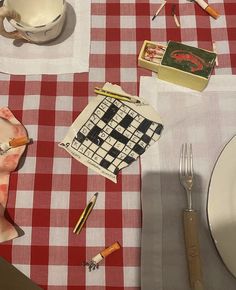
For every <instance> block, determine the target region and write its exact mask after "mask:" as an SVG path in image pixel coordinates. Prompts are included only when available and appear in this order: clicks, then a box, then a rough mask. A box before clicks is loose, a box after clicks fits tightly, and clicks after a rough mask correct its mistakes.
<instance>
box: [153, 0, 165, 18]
mask: <svg viewBox="0 0 236 290" xmlns="http://www.w3.org/2000/svg"><path fill="white" fill-rule="evenodd" d="M165 5H166V1H164V2H163V3H162V4H161V6H160V7H159V8H158V10H157V12H156V13H155V14H154V16H153V17H152V20H154V19H155V18H156V17H157V15H158V14H159V13H160V11H161V10H162V8H163V7H164V6H165Z"/></svg>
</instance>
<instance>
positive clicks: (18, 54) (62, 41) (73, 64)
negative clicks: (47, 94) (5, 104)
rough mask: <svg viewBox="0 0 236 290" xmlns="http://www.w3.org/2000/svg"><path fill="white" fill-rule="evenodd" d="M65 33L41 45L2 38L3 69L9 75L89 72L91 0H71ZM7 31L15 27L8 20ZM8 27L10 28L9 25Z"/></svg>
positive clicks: (69, 1) (0, 57)
mask: <svg viewBox="0 0 236 290" xmlns="http://www.w3.org/2000/svg"><path fill="white" fill-rule="evenodd" d="M67 2H68V3H67V19H66V23H65V27H64V29H63V32H62V34H61V35H60V36H59V37H58V38H57V39H55V40H54V41H52V42H49V43H47V44H42V45H36V44H30V43H23V44H22V45H21V46H19V43H18V44H17V42H16V41H14V40H12V39H7V38H4V37H2V36H0V64H1V66H0V70H1V71H2V72H4V73H10V74H23V75H28V74H64V73H76V72H79V73H80V72H87V71H88V70H89V53H90V26H91V19H90V15H91V0H80V1H77V0H68V1H67ZM5 24H6V30H9V29H11V30H12V27H11V26H10V24H8V23H7V22H6V21H5ZM8 25H9V26H8Z"/></svg>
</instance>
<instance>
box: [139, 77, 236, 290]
mask: <svg viewBox="0 0 236 290" xmlns="http://www.w3.org/2000/svg"><path fill="white" fill-rule="evenodd" d="M235 92H236V76H230V75H227V76H212V77H211V80H210V82H209V85H208V87H207V88H206V90H205V91H204V92H195V91H192V90H190V89H185V88H183V87H180V86H175V85H172V84H170V83H167V82H163V81H160V80H158V79H157V78H155V77H142V78H141V82H140V96H142V97H144V98H146V99H147V100H148V101H149V102H150V104H151V105H152V106H153V107H154V108H155V109H156V110H157V111H158V112H159V114H160V116H161V118H162V123H163V124H164V129H163V132H162V135H161V138H160V140H159V141H158V142H157V144H154V146H153V147H152V148H150V150H149V152H147V154H145V156H143V157H142V159H141V166H142V205H143V232H142V253H141V256H142V264H141V271H142V272H141V279H142V280H141V283H142V289H143V290H162V289H164V290H173V289H174V290H189V289H190V286H189V281H188V268H187V263H186V256H185V245H184V233H183V209H184V208H186V206H187V201H186V194H185V191H184V189H183V188H182V187H181V185H180V182H179V175H178V174H179V154H180V148H181V144H182V143H185V142H191V143H192V144H193V154H194V161H193V162H194V171H195V180H194V186H193V207H194V208H195V209H196V210H197V211H198V213H199V240H200V248H201V258H202V264H203V265H202V268H203V276H204V277H203V279H204V286H205V289H207V290H222V289H227V290H234V289H235V288H236V279H235V278H234V277H233V276H232V275H231V274H230V273H229V272H228V270H227V269H226V267H225V266H224V264H223V262H222V260H221V258H220V256H219V254H218V252H217V250H216V248H215V245H214V243H213V240H212V238H211V235H210V231H209V227H208V223H207V210H206V209H207V195H208V186H209V181H210V177H211V173H212V170H213V167H214V164H215V162H216V160H217V158H218V156H219V154H220V153H221V150H222V149H223V147H224V145H225V144H226V143H227V142H228V141H229V140H230V139H231V138H232V137H233V136H234V135H235V134H236V113H235V112H236V93H235ZM222 194H223V193H222Z"/></svg>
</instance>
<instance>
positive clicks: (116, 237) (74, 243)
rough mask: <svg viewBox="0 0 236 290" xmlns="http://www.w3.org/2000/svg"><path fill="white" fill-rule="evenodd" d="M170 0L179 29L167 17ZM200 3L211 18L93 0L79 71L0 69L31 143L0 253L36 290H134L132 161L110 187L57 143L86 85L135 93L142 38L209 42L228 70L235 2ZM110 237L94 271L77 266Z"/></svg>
mask: <svg viewBox="0 0 236 290" xmlns="http://www.w3.org/2000/svg"><path fill="white" fill-rule="evenodd" d="M172 3H175V4H176V8H177V16H178V17H179V19H180V23H181V29H179V28H177V27H176V26H175V23H174V20H173V17H172V16H171V4H172ZM209 3H210V4H211V5H212V6H214V7H215V8H216V9H217V10H218V11H219V12H220V14H221V17H220V18H219V19H218V20H214V19H212V18H210V17H209V16H208V14H206V13H205V12H204V11H203V10H202V9H201V8H200V7H199V6H198V5H194V4H193V3H189V2H187V1H183V0H181V1H174V0H173V1H168V3H167V4H166V6H165V8H164V10H163V11H162V12H161V13H160V15H159V16H158V17H157V18H156V19H155V20H154V21H151V18H152V16H153V14H154V13H155V11H156V10H157V8H158V7H159V5H160V1H150V2H149V1H146V0H142V1H134V0H129V1H128V0H127V1H125V0H122V1H116V0H114V1H113V0H112V1H111V0H110V1H104V0H99V1H98V0H95V1H93V3H92V30H91V34H92V42H91V55H90V72H89V73H88V74H87V73H83V74H74V75H57V76H56V75H51V76H47V75H43V76H27V77H26V76H13V75H11V76H9V75H6V74H0V106H1V107H2V106H8V107H9V108H10V109H11V111H12V112H13V113H14V115H15V116H16V117H17V118H18V119H19V120H20V121H21V122H22V123H23V124H24V125H25V127H26V129H27V130H28V133H29V136H30V137H31V138H33V140H34V142H33V144H32V145H30V146H28V150H27V152H26V154H25V156H24V158H23V159H24V164H23V166H22V167H21V168H20V169H19V170H18V171H17V172H14V173H13V174H12V175H11V179H10V187H9V200H8V206H7V213H6V214H7V216H8V218H9V219H11V220H13V221H14V222H15V223H16V224H17V225H18V226H19V227H20V228H21V229H22V230H23V231H24V235H23V236H22V237H20V238H17V239H15V240H14V241H12V242H7V243H3V244H1V245H0V255H1V256H3V257H4V258H5V259H7V260H8V261H10V262H12V263H13V264H14V265H16V266H17V268H18V269H20V270H21V271H23V272H24V273H25V274H27V275H28V276H30V277H31V278H32V280H34V281H35V282H36V283H37V284H39V285H40V286H41V287H42V288H43V289H44V290H75V289H76V290H78V289H79V290H83V289H86V290H105V289H106V290H128V289H129V290H137V289H140V273H139V271H140V237H141V204H140V166H139V165H140V164H139V162H138V161H137V162H135V163H133V164H132V165H131V166H130V167H128V168H127V169H125V170H123V171H122V172H121V173H120V174H119V178H118V183H117V184H114V183H112V182H111V181H109V180H107V179H105V178H104V177H102V176H99V175H97V174H95V173H94V172H92V171H90V170H88V169H87V167H85V166H84V165H82V164H80V163H79V162H77V161H76V160H74V159H72V158H71V157H70V156H69V154H67V153H66V152H65V151H64V150H62V149H61V148H59V147H58V142H59V141H61V140H62V138H63V137H64V136H65V134H66V132H67V129H68V127H69V126H70V125H71V123H72V122H73V120H74V119H75V118H76V117H77V116H78V114H79V113H80V112H81V111H82V110H83V109H84V108H85V106H86V104H87V103H88V101H89V99H90V98H93V97H94V96H95V94H94V93H93V89H94V87H95V86H101V85H103V84H104V83H105V82H106V81H109V82H111V83H117V84H120V85H121V86H122V88H123V89H125V90H127V91H128V92H129V93H131V94H138V87H139V77H140V76H141V75H150V74H151V73H150V72H149V71H147V70H144V69H141V68H138V67H137V56H138V53H139V50H140V48H141V45H142V43H143V41H144V40H145V39H147V40H152V41H158V42H162V43H163V42H167V41H168V40H175V41H182V42H184V43H186V44H190V45H194V46H198V47H201V48H205V49H210V50H211V49H212V42H215V43H216V45H217V50H218V54H219V55H218V59H219V67H218V68H216V69H215V71H214V73H215V74H235V73H236V21H235V17H236V1H233V0H227V1H223V0H209ZM0 66H1V64H0ZM97 191H98V192H99V196H98V200H97V203H96V205H95V208H94V210H93V212H92V214H91V215H90V217H89V220H88V222H87V224H86V227H85V228H84V229H83V231H82V233H81V234H80V235H79V236H76V235H74V234H73V233H72V230H73V227H74V225H75V223H76V221H77V219H78V217H79V215H80V213H81V211H82V209H83V208H84V207H85V205H86V203H87V201H88V200H89V199H90V198H91V197H92V195H93V194H94V193H95V192H97ZM115 241H119V242H120V244H121V246H122V249H121V250H119V251H117V252H116V253H114V254H112V256H110V257H107V259H105V260H104V261H103V262H102V264H101V267H100V268H99V270H97V271H94V272H88V270H86V269H85V268H84V267H83V266H81V263H82V262H83V261H85V260H89V259H91V258H92V257H93V256H94V255H95V254H97V253H98V252H99V251H100V250H102V249H103V248H104V247H107V246H109V245H110V244H112V243H113V242H115ZM145 290H146V289H145ZM147 290H148V289H147Z"/></svg>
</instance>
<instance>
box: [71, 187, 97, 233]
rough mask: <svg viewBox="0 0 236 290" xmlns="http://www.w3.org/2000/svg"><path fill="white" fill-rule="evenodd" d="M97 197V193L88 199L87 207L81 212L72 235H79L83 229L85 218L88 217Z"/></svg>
mask: <svg viewBox="0 0 236 290" xmlns="http://www.w3.org/2000/svg"><path fill="white" fill-rule="evenodd" d="M97 196H98V193H97V192H96V193H95V194H94V196H93V197H92V198H91V199H90V201H89V203H88V204H87V206H86V207H85V209H84V210H83V212H82V214H81V216H80V218H79V220H78V222H77V224H76V226H75V228H74V230H73V233H74V234H77V235H78V234H79V233H80V232H81V230H82V228H83V225H84V224H85V222H86V220H87V218H88V217H89V215H90V213H91V211H92V209H93V207H94V205H95V203H96V200H97Z"/></svg>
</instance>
